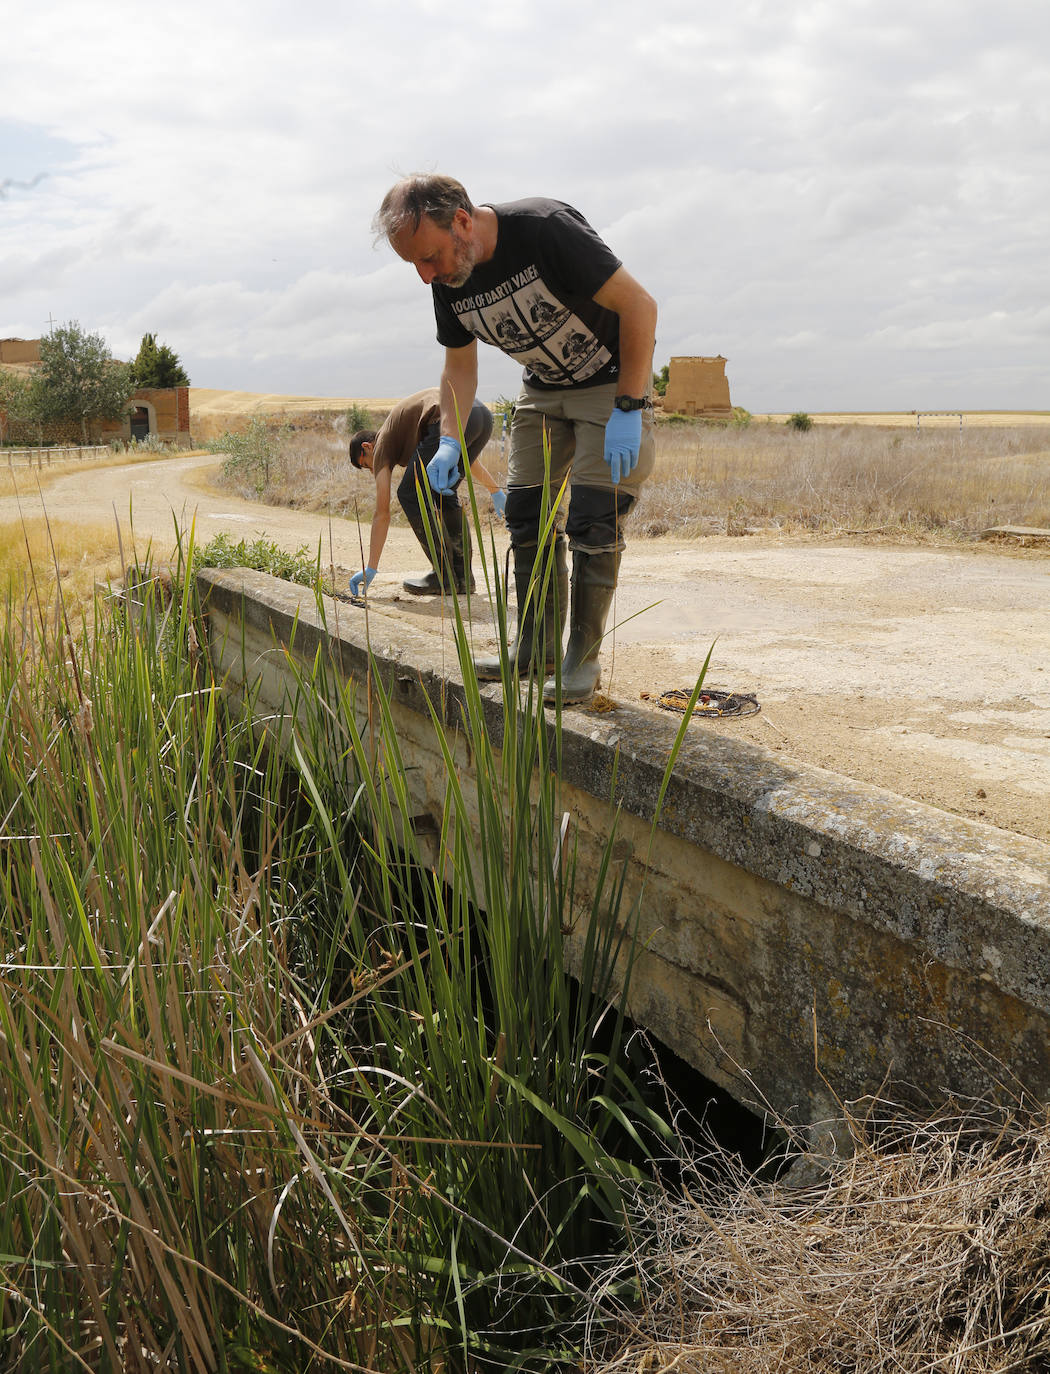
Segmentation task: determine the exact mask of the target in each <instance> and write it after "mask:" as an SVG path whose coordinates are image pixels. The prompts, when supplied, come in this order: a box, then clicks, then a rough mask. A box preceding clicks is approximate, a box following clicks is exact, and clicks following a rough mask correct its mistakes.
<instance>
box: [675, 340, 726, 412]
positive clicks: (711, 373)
mask: <svg viewBox="0 0 1050 1374" xmlns="http://www.w3.org/2000/svg"><path fill="white" fill-rule="evenodd" d="M663 408H664V410H667V411H674V412H676V413H677V414H679V415H701V416H704V415H710V416H712V417H715V418H719V417H720V418H725V419H728V418H729V417H730V416H731V415H732V414H733V404H732V402H731V401H730V399H729V380H728V378H727V377H726V360H725V358H723V357H722V356H721V354H719V356H718V357H717V358H672V359H671V361H670V364H669V366H668V372H667V390H666V392H665V393H664V397H663Z"/></svg>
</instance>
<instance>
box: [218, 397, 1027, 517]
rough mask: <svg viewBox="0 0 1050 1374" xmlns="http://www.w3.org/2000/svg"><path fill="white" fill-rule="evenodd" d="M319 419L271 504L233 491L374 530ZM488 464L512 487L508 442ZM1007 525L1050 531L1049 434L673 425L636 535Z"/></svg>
mask: <svg viewBox="0 0 1050 1374" xmlns="http://www.w3.org/2000/svg"><path fill="white" fill-rule="evenodd" d="M311 418H312V423H311V424H310V426H309V427H308V428H296V429H293V430H289V431H288V432H287V435H286V437H285V438H284V439H283V440H282V444H281V452H280V455H279V457H278V459H277V461H276V462H275V463H274V464H273V465H272V471H271V474H270V480H269V482H268V484H267V485H266V487H265V489H264V490H263V491H262V493H261V494H260V493H258V492H257V489H253V490H251V491H249V490H248V489H247V488H242V487H239V486H237V484H236V481H235V480H234V481H233V482H232V483H231V485H232V486H233V488H234V489H235V490H238V491H240V494H242V495H246V496H252V497H255V496H256V495H261V499H262V500H264V501H268V502H270V503H272V504H274V505H286V506H292V507H297V508H300V509H304V510H315V511H325V512H328V513H330V514H333V515H352V514H353V513H354V510H355V503H356V506H357V509H358V512H359V513H360V514H361V515H362V516H363V517H365V518H367V516H368V514H369V512H370V509H371V503H372V500H373V482H372V478H371V476H370V475H369V474H368V473H367V472H365V473H362V472H355V471H354V469H353V468H351V466H350V463H349V460H348V458H347V456H346V443H347V438H348V435H347V434H346V426H345V421H344V418H343V417H342V416H326V417H311ZM279 423H280V422H279V421H277V420H274V421H273V424H274V426H275V428H276V426H277V425H278V424H279ZM484 462H485V464H486V466H487V467H488V468H489V470H490V471H491V472H492V473H493V475H494V476H496V477H497V478H498V479H501V480H505V475H506V463H505V459H504V456H503V454H502V452H501V450H500V447H499V445H498V444H495V443H494V444H490V445H489V447H488V449H487V450H486V451H485V454H484ZM394 514H395V518H397V515H398V509H397V506H396V503H395V510H394ZM1003 524H1014V525H1035V526H1043V527H1045V526H1050V425H1046V426H1039V425H1031V424H1029V425H1016V426H1012V427H1011V426H1009V425H1005V424H1000V425H987V426H981V427H978V426H976V425H974V426H968V427H964V428H963V429H962V430H961V431H960V430H959V429H956V428H951V427H949V428H939V429H926V428H924V429H923V430H922V431H921V432H916V431H915V430H914V429H911V428H907V427H900V426H898V427H889V426H886V427H879V426H877V425H873V424H847V425H831V424H822V425H815V426H814V428H813V429H812V430H809V431H808V432H799V431H797V430H794V429H790V428H788V427H787V426H785V425H784V424H780V423H757V422H755V423H751V424H749V425H745V426H741V425H728V426H727V425H720V424H713V423H710V422H708V423H704V422H702V421H701V422H697V421H686V422H674V421H669V420H664V421H661V422H660V423H659V424H658V427H657V466H656V471H655V473H654V475H653V477H652V478H651V479H650V481H649V482H648V483H647V484H646V485H645V487H644V488H643V489H642V493H641V496H640V497H639V500H638V503H637V506H636V507H635V509H634V511H633V512H632V515H631V534H632V537H633V538H638V537H643V536H657V535H661V534H670V535H674V536H677V537H679V538H682V537H685V538H693V537H698V536H702V535H706V534H731V535H744V534H748V533H752V532H755V531H759V530H761V531H775V532H780V533H784V534H799V533H818V534H821V535H825V536H835V535H839V534H850V535H854V536H855V535H864V536H867V537H870V538H872V539H880V538H891V539H894V540H898V541H899V540H900V539H902V538H904V539H908V540H916V541H922V542H931V541H933V542H952V541H957V540H966V539H973V538H975V537H976V536H978V535H979V534H981V532H982V531H983V530H985V529H987V528H989V527H990V526H993V525H1003Z"/></svg>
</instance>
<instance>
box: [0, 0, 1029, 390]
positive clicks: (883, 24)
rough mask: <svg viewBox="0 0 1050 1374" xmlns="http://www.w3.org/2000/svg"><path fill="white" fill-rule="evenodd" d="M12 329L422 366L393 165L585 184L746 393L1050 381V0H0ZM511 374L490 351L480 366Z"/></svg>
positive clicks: (0, 198) (248, 366)
mask: <svg viewBox="0 0 1050 1374" xmlns="http://www.w3.org/2000/svg"><path fill="white" fill-rule="evenodd" d="M0 34H2V35H3V42H2V44H0V48H2V57H0V337H7V336H18V337H27V338H33V337H37V336H38V335H40V334H41V333H42V332H45V331H46V330H47V328H48V322H49V320H54V321H55V322H56V323H63V322H65V321H67V320H77V321H79V322H80V324H81V325H82V326H83V327H84V328H85V329H88V330H91V331H93V332H94V331H97V332H100V333H102V334H103V335H104V336H105V338H106V339H107V341H108V342H109V344H110V347H111V348H112V350H113V352H114V354H116V355H117V356H118V357H125V358H130V357H132V356H133V355H134V353H135V352H136V351H137V348H138V343H139V340H140V338H141V336H142V334H143V333H144V332H145V331H150V332H152V333H155V334H156V335H157V337H158V339H159V340H160V341H161V342H164V343H167V344H170V345H171V347H173V348H174V349H175V351H176V352H177V353H178V354H179V356H180V358H181V359H182V361H183V363H184V365H185V366H186V368H187V370H188V371H189V373H190V376H191V379H192V381H193V383H194V385H196V386H206V387H220V388H236V389H241V390H247V391H260V392H265V391H279V392H301V393H307V394H311V395H334V396H360V397H366V396H396V395H401V394H404V393H407V392H410V391H415V390H417V389H419V388H420V387H422V386H428V385H431V384H433V382H434V381H435V380H436V378H437V375H438V373H439V371H440V365H441V350H440V349H439V347H438V345H437V344H436V342H435V340H434V329H433V319H432V315H431V310H430V293H429V291H427V290H426V289H425V288H424V287H423V286H422V284H421V283H420V282H419V280H418V278H417V277H416V276H415V273H414V271H413V270H412V269H411V268H410V267H408V266H406V265H405V264H404V263H402V262H400V261H399V260H398V259H397V258H395V257H394V255H393V254H392V253H391V251H390V249H389V248H388V247H386V246H385V245H384V244H380V245H378V246H377V245H375V244H374V243H373V238H372V233H371V229H370V224H371V219H372V215H373V213H374V210H375V208H376V206H377V205H378V203H379V201H380V199H381V198H382V195H383V193H384V192H385V190H386V189H387V187H388V186H389V185H390V184H391V183H392V182H393V181H394V180H396V179H397V177H398V176H399V175H401V174H402V173H405V172H411V171H419V170H439V171H443V172H448V173H450V174H452V175H453V176H457V177H458V178H459V179H460V180H461V181H463V182H464V184H465V185H466V187H467V189H468V191H469V192H470V194H471V195H472V196H473V197H474V199H475V200H477V201H501V200H511V199H514V198H515V197H518V196H525V195H548V196H554V197H557V198H559V199H562V200H567V201H569V202H571V203H572V204H574V205H575V206H576V207H577V208H578V209H579V210H581V211H582V212H583V214H584V215H586V217H587V218H588V219H589V220H590V222H591V223H592V224H593V225H594V226H595V228H596V229H598V231H599V232H600V233H601V234H602V236H603V237H604V238H605V239H606V240H607V242H608V243H609V244H610V245H611V246H612V248H613V249H614V250H615V252H616V253H617V254H618V255H619V256H620V257H621V258H622V259H623V261H624V263H625V265H626V266H627V268H628V270H629V271H631V272H632V273H633V274H634V275H635V276H636V277H638V278H639V279H640V280H641V281H642V282H643V283H644V284H645V285H646V286H647V287H648V288H649V290H650V291H651V292H652V293H653V295H654V296H656V298H657V300H658V302H659V304H660V324H659V333H658V339H657V353H656V362H657V364H658V365H659V364H660V363H661V362H663V361H666V360H667V358H669V357H671V356H672V355H675V354H717V353H721V354H724V355H725V357H726V358H728V360H729V361H728V366H727V371H728V375H729V379H730V386H731V390H732V396H733V400H734V402H735V403H737V404H740V405H744V406H747V407H748V409H750V410H753V411H767V410H774V411H785V410H787V411H791V410H812V411H822V410H843V409H860V410H888V409H907V410H912V409H938V408H944V409H949V408H960V407H961V408H966V409H980V408H989V409H1027V408H1036V409H1050V263H1048V257H1050V5H1048V4H1047V3H1046V0H994V2H993V0H878V3H876V2H875V0H729V2H728V3H725V0H723V2H722V3H719V4H717V5H716V4H711V3H708V0H659V3H656V4H640V3H636V2H635V0H576V3H569V2H568V0H530V3H528V4H525V3H522V0H489V2H488V4H487V5H473V6H469V7H466V6H463V5H458V6H457V5H454V4H451V3H449V2H448V0H443V3H437V0H386V2H385V3H384V0H373V2H372V3H370V4H361V3H358V0H341V3H335V2H334V0H303V3H300V4H291V3H288V0H280V2H279V3H277V0H253V3H250V4H248V3H241V2H240V0H210V3H206V4H205V3H201V0H184V2H183V3H181V4H180V5H177V6H170V5H143V4H141V3H135V4H130V3H118V2H117V0H93V3H92V4H90V5H88V4H85V3H84V2H83V0H76V2H75V3H73V2H72V0H42V3H38V4H26V3H25V0H18V3H17V4H16V3H14V0H0ZM516 382H517V371H516V369H515V368H514V367H513V366H512V365H511V364H510V363H509V362H508V361H507V360H505V359H504V358H502V357H501V355H500V354H498V353H497V352H496V351H494V350H492V349H488V348H483V349H482V353H481V395H482V396H484V397H485V398H486V399H492V398H494V397H495V396H497V395H499V394H512V393H513V391H514V389H515V387H516Z"/></svg>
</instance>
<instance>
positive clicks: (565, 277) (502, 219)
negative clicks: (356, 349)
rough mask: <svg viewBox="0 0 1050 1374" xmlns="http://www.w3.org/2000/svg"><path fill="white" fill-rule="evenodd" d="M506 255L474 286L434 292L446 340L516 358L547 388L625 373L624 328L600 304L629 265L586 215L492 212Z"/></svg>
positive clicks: (546, 204) (484, 267)
mask: <svg viewBox="0 0 1050 1374" xmlns="http://www.w3.org/2000/svg"><path fill="white" fill-rule="evenodd" d="M488 208H489V209H490V210H494V211H495V212H496V217H497V219H498V221H499V230H498V235H497V239H496V251H495V252H494V253H493V255H492V257H491V258H490V259H489V261H488V262H483V263H479V264H478V265H477V266H476V267H475V268H474V271H473V272H472V273H471V274H470V278H469V280H468V281H467V283H466V285H465V286H461V287H452V286H440V285H437V284H436V283H435V284H434V285H433V286H432V287H431V290H432V291H433V293H434V315H435V317H436V319H437V337H438V342H439V343H440V344H442V345H443V346H444V347H445V348H464V347H465V346H466V345H467V344H469V343H470V342H471V341H472V340H473V339H481V340H482V342H483V343H489V344H492V345H493V346H494V347H496V348H498V349H500V350H501V351H502V352H504V353H506V354H507V355H508V356H509V357H511V358H514V359H516V360H517V361H518V362H520V363H521V365H522V367H523V368H524V369H525V381H526V382H528V384H529V385H530V386H535V387H540V388H542V389H545V390H556V389H559V388H561V387H569V386H572V387H578V386H599V385H601V384H602V383H605V382H612V381H614V380H615V379H616V377H617V375H618V374H619V371H620V348H619V339H620V320H619V316H618V315H616V314H615V313H614V312H613V311H611V310H605V309H603V308H602V306H600V305H596V304H595V302H594V299H593V297H594V293H595V292H596V291H598V290H600V289H601V287H603V286H604V285H605V283H606V282H607V281H608V280H609V278H610V277H611V276H612V274H613V273H614V272H615V271H616V270H617V269H618V268H619V267H620V266H621V263H620V259H619V258H618V257H617V256H616V255H615V253H613V252H612V250H611V249H610V248H609V247H608V246H607V245H606V244H605V243H603V242H602V240H601V239H600V238H599V237H598V235H597V234H596V233H595V232H594V230H593V229H592V228H591V226H590V225H589V224H588V223H587V221H586V220H585V219H584V217H583V216H582V215H581V214H580V212H579V211H578V210H574V209H573V208H572V206H571V205H566V204H565V203H564V202H563V201H560V200H541V199H532V200H515V201H510V202H508V203H507V204H506V205H491V206H489V207H488Z"/></svg>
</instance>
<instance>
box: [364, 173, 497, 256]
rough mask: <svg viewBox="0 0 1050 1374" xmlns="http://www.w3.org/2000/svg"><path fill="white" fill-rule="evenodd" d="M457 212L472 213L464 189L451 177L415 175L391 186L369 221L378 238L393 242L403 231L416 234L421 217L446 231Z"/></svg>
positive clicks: (425, 174)
mask: <svg viewBox="0 0 1050 1374" xmlns="http://www.w3.org/2000/svg"><path fill="white" fill-rule="evenodd" d="M457 210H466V212H467V214H468V215H473V214H474V213H475V210H474V206H473V204H472V203H471V199H470V197H469V196H468V195H467V193H466V190H465V189H464V187H463V186H462V185H461V184H460V183H459V182H458V181H456V180H454V178H452V177H443V176H438V175H436V174H429V173H416V174H415V175H413V176H409V177H403V178H402V179H401V181H399V182H397V184H396V185H394V186H391V188H390V190H389V191H387V193H386V195H385V196H384V197H383V203H382V205H380V207H379V209H378V210H377V211H376V214H375V218H374V219H373V220H372V232H373V233H374V234H375V236H376V238H377V239H383V238H385V239H387V240H391V241H392V240H393V239H394V238H395V237H396V236H397V235H399V234H401V233H403V232H404V231H405V230H406V229H407V230H408V231H409V232H410V233H413V234H414V233H415V232H416V230H417V229H418V228H419V223H420V220H421V219H422V218H423V216H424V215H426V216H427V218H428V219H432V220H433V221H434V223H435V224H436V225H437V226H438V228H439V229H448V228H449V227H450V226H451V224H452V221H453V220H454V219H455V217H456V211H457Z"/></svg>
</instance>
